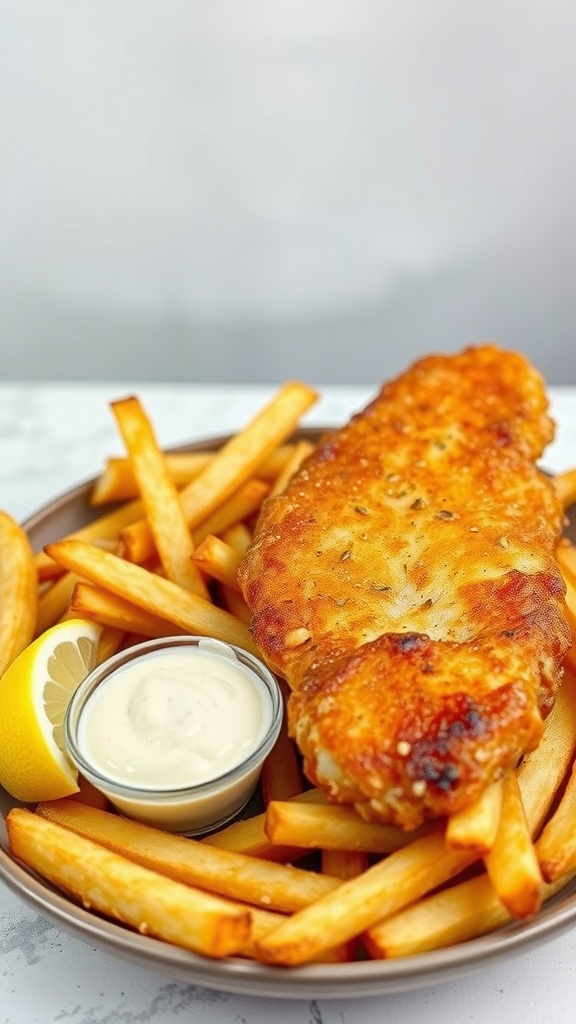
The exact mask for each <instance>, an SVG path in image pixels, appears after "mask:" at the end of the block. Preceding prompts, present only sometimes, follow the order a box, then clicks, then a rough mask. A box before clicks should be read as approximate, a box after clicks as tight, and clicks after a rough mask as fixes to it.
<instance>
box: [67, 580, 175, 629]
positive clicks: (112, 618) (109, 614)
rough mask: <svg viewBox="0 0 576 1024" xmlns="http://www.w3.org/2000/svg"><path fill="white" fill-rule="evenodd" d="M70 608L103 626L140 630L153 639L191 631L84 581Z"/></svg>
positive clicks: (78, 586)
mask: <svg viewBox="0 0 576 1024" xmlns="http://www.w3.org/2000/svg"><path fill="white" fill-rule="evenodd" d="M70 610H71V611H72V612H73V613H74V615H77V616H79V617H80V618H83V619H92V620H93V621H94V622H99V623H100V624H101V625H103V626H108V627H110V628H115V629H121V630H124V631H127V632H130V633H139V634H140V635H141V636H147V637H150V638H154V637H162V636H178V635H179V634H183V633H186V632H188V630H186V629H183V628H182V627H180V626H175V625H174V623H172V622H168V620H167V619H162V618H160V616H158V615H153V614H152V613H151V612H147V611H145V609H144V608H139V607H138V605H135V604H133V603H132V602H131V601H127V600H126V599H125V598H123V597H118V595H117V594H112V593H111V592H110V591H109V590H103V589H102V588H101V587H97V586H94V585H93V584H91V583H83V582H80V583H78V584H77V585H76V587H75V588H74V592H73V594H72V598H71V601H70Z"/></svg>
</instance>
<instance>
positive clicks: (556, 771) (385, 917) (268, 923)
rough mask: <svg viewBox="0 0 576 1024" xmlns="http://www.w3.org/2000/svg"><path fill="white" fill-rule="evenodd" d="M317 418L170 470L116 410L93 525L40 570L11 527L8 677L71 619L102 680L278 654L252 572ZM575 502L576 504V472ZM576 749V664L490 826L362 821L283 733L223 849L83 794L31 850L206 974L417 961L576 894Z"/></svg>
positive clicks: (4, 662)
mask: <svg viewBox="0 0 576 1024" xmlns="http://www.w3.org/2000/svg"><path fill="white" fill-rule="evenodd" d="M316 398H317V395H316V393H315V392H314V391H313V390H312V389H311V388H309V387H307V386H306V385H304V384H301V383H298V382H290V383H287V384H285V385H284V386H283V387H281V388H280V389H279V391H278V392H277V393H276V394H275V395H274V396H273V397H272V399H271V400H270V402H269V403H268V404H267V405H266V406H264V407H263V408H262V409H261V410H260V412H259V413H258V414H257V415H256V416H255V417H254V418H253V419H252V420H251V421H250V422H249V423H248V424H247V425H246V426H245V427H244V429H242V430H240V431H239V432H238V433H237V434H236V435H235V436H233V437H232V438H231V439H230V440H229V441H227V442H226V443H225V444H223V446H221V447H220V448H218V449H217V450H216V451H210V450H207V451H203V452H199V451H194V452H183V453H166V452H164V451H163V450H162V448H161V447H160V445H159V443H158V440H157V438H156V436H155V433H154V429H153V426H152V423H151V422H150V419H149V417H148V415H147V414H146V412H145V410H144V408H143V407H142V404H141V402H140V401H139V400H138V398H136V397H128V398H125V399H122V400H119V401H115V402H113V403H112V404H111V409H112V413H113V415H114V417H115V420H116V423H117V426H118V429H119V433H120V436H121V438H122V440H123V443H124V446H125V455H124V456H123V457H121V458H111V459H109V460H108V462H107V463H106V466H105V468H104V470H103V472H102V474H101V475H100V477H99V478H98V479H97V481H96V482H95V484H94V487H93V490H92V493H91V502H92V504H93V506H94V519H93V521H92V522H90V523H89V525H87V526H84V527H82V528H81V529H79V530H77V531H76V532H75V533H74V534H72V535H70V536H68V537H64V538H55V539H54V541H53V542H52V543H50V544H48V545H47V546H46V547H45V549H44V550H43V551H42V552H39V553H37V554H33V553H32V551H31V548H30V544H29V541H28V538H27V537H26V534H25V533H24V531H23V530H22V529H21V528H20V527H19V526H18V525H17V524H16V523H14V522H13V520H12V519H11V518H10V517H9V516H8V515H6V514H5V513H0V672H2V671H4V670H5V668H6V667H7V666H8V664H9V663H10V662H11V660H12V659H13V658H14V657H16V655H17V654H18V653H19V651H20V650H22V649H23V648H24V647H25V646H26V645H27V644H29V643H30V641H31V640H32V639H33V638H34V637H35V636H37V635H39V634H41V633H42V632H43V631H44V630H45V629H47V628H49V627H50V626H51V625H53V624H54V623H55V622H57V621H60V620H61V619H63V618H66V617H70V616H73V617H85V618H87V619H91V620H95V621H97V622H99V623H100V624H101V625H102V627H103V628H102V636H101V641H100V648H99V655H98V656H99V660H100V661H102V660H104V659H105V658H107V657H108V656H110V655H111V654H113V653H114V652H115V651H117V650H119V649H120V648H122V647H125V646H128V645H130V644H133V643H135V642H138V641H139V640H142V639H145V638H148V637H161V636H168V635H174V634H177V633H193V634H201V635H210V636H214V637H217V638H219V639H221V640H224V641H227V642H229V643H233V644H237V645H239V646H241V647H243V648H245V649H247V650H250V651H254V652H255V653H258V652H257V651H255V648H254V644H253V641H252V639H251V636H250V633H249V629H248V622H249V612H248V609H247V607H246V605H245V603H244V600H243V597H242V595H241V593H240V590H239V587H238V584H237V580H236V574H237V569H238V565H239V563H240V561H241V559H242V556H243V554H244V552H245V551H246V548H247V545H248V544H249V543H250V540H251V537H252V530H253V526H254V522H255V518H256V517H257V515H258V510H259V508H260V505H261V503H262V501H263V500H264V499H265V498H266V497H267V496H268V495H270V494H277V493H280V492H281V491H282V490H283V488H284V487H285V485H286V482H287V480H288V479H289V478H290V476H291V475H292V473H293V472H294V471H295V470H296V468H297V467H298V466H299V465H300V464H301V462H302V460H303V459H304V458H305V457H306V455H307V454H308V453H309V451H310V450H311V447H312V445H311V442H309V441H306V440H296V441H294V440H293V437H294V433H295V430H296V428H297V426H298V425H299V423H300V421H301V419H302V417H303V416H304V414H305V413H306V412H307V410H308V409H309V408H310V406H311V405H312V404H313V402H314V401H315V400H316ZM554 486H555V487H556V489H557V492H558V495H559V497H560V499H561V501H562V502H563V504H564V506H565V507H566V508H567V507H568V506H569V505H571V504H572V503H574V501H576V469H575V470H571V471H570V472H566V473H564V474H561V475H559V476H557V477H556V478H555V480H554ZM103 506H106V508H105V509H104V511H102V507H103ZM557 554H558V563H559V565H560V567H561V569H562V572H563V575H564V577H565V580H566V589H567V593H566V610H567V615H568V618H569V621H570V623H571V626H572V628H573V632H574V634H575V636H576V547H574V546H573V545H572V544H571V543H570V542H569V541H568V540H567V539H563V540H561V542H560V544H559V546H558V553H557ZM285 696H287V695H286V694H285ZM575 751H576V655H575V654H574V653H573V652H571V653H570V654H569V655H568V657H567V659H566V666H565V675H564V679H563V682H562V685H561V688H560V690H559V693H558V697H557V700H556V702H555V705H554V708H553V710H552V711H551V713H550V715H549V716H548V718H547V720H546V724H545V730H544V734H543V738H542V740H541V742H540V744H539V746H538V747H537V749H536V750H534V751H533V752H532V753H530V754H529V755H527V756H525V757H524V758H523V759H522V761H521V762H520V764H519V765H518V767H517V769H516V770H514V771H510V772H509V773H508V774H507V775H506V776H505V777H504V778H503V779H501V780H500V781H498V782H496V783H494V784H493V785H492V786H490V787H489V788H488V789H487V790H486V792H485V793H484V794H483V796H482V797H481V798H480V800H479V801H478V802H477V803H476V804H475V805H474V806H472V807H470V808H468V809H467V810H466V811H463V812H461V813H459V814H455V815H453V816H452V817H451V818H449V819H448V820H438V821H434V822H430V823H428V824H426V825H425V826H422V827H420V828H419V829H418V830H416V831H415V832H411V833H406V832H403V831H401V830H399V829H397V828H395V827H393V826H390V825H386V824H378V823H369V822H366V821H363V820H362V819H361V818H360V817H359V816H358V815H357V814H356V812H355V811H354V809H352V808H348V807H341V806H334V805H330V804H329V803H328V802H327V800H326V798H325V797H324V796H323V795H322V794H321V793H320V792H318V791H317V790H314V789H310V788H308V787H307V784H306V780H305V779H304V778H303V776H302V773H301V767H300V759H299V756H298V753H297V751H296V750H295V748H294V745H293V743H292V740H291V739H290V737H289V736H288V733H287V730H286V726H285V725H284V727H283V730H282V732H281V734H280V737H279V739H278V742H277V744H276V746H275V748H274V750H273V751H272V753H271V754H270V756H269V757H268V759H267V761H266V763H265V765H264V769H263V772H262V777H261V782H260V797H261V807H262V810H261V811H260V812H259V813H257V814H255V815H254V816H252V817H249V818H246V819H245V820H240V821H236V822H234V823H233V824H231V825H229V826H227V827H225V828H223V829H222V830H220V831H219V832H216V833H214V834H211V835H209V836H207V837H205V838H203V839H202V840H193V839H189V838H184V837H182V836H176V835H171V834H168V833H164V832H161V831H159V830H157V829H154V828H151V827H149V826H145V825H142V824H139V823H137V822H134V821H130V820H128V819H126V818H122V817H120V816H119V815H117V814H116V813H114V811H113V809H112V808H110V807H109V806H108V805H107V804H106V802H105V800H104V798H102V797H101V795H100V794H98V793H96V792H95V791H93V790H92V789H91V788H90V786H89V785H88V784H86V783H85V782H84V781H83V780H80V783H79V785H80V790H79V793H78V794H76V795H75V796H74V797H72V798H67V799H62V800H58V801H52V802H45V803H41V804H40V805H39V806H38V807H37V808H35V809H34V810H28V809H25V808H18V807H15V808H13V809H12V810H11V811H10V813H9V814H8V817H7V828H8V834H9V841H10V848H11V851H12V854H13V855H14V857H16V858H18V859H19V860H20V861H22V862H23V863H24V864H25V865H27V866H28V867H30V868H31V869H32V870H34V871H36V872H38V873H39V874H41V875H42V876H44V877H45V878H46V879H48V880H49V881H50V882H51V883H53V884H54V885H56V886H58V887H60V888H61V889H63V890H64V891H66V892H67V893H69V894H70V895H71V896H72V897H73V898H75V899H76V900H78V901H79V902H80V903H81V904H82V905H83V906H84V907H86V908H93V909H94V910H95V911H97V912H99V913H101V914H104V915H108V916H109V917H111V918H113V919H116V920H118V921H120V922H122V923H124V924H125V925H127V926H129V927H131V928H134V929H137V930H138V931H140V932H141V933H143V934H149V935H151V936H155V937H156V938H159V939H162V940H164V941H166V942H170V943H175V944H177V945H179V946H182V947H185V948H187V949H190V950H193V951H194V952H196V953H200V954H202V955H204V956H207V957H226V956H230V955H237V956H241V957H248V958H253V959H256V960H258V961H260V962H262V963H270V964H282V965H287V966H293V965H299V964H305V963H311V962H327V963H330V962H334V963H338V964H339V963H342V962H344V961H351V960H358V959H366V958H374V959H383V958H389V957H404V956H410V955H413V954H415V953H422V952H425V951H428V950H433V949H438V948H441V947H446V946H450V945H453V944H455V943H459V942H464V941H466V940H469V939H472V938H474V937H475V936H478V935H481V934H483V933H485V932H487V931H490V930H492V929H495V928H497V927H499V926H501V925H502V924H504V923H505V922H507V921H509V920H511V919H514V918H528V917H530V916H532V915H534V914H536V913H537V912H538V910H539V908H540V906H541V904H542V902H543V901H544V900H546V899H548V898H549V897H550V896H551V895H552V894H553V893H555V892H557V891H558V890H559V889H561V888H562V887H563V886H565V885H566V884H567V883H568V882H569V881H570V880H571V879H572V878H573V877H574V876H575V875H576V768H573V766H574V764H575Z"/></svg>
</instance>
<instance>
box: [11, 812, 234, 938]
mask: <svg viewBox="0 0 576 1024" xmlns="http://www.w3.org/2000/svg"><path fill="white" fill-rule="evenodd" d="M77 806H78V807H81V806H82V805H81V804H77ZM6 825H7V828H8V838H9V842H10V849H11V851H12V854H13V855H14V856H15V857H17V858H18V859H19V860H21V861H22V862H23V863H25V864H27V865H28V867H31V868H32V869H33V870H34V871H37V872H38V873H39V874H41V875H43V876H44V878H47V879H48V880H49V881H50V882H52V884H54V885H57V886H58V887H59V888H61V889H64V890H65V891H66V892H68V893H70V894H72V895H73V896H75V897H76V898H77V899H80V900H81V902H82V904H83V905H84V906H85V907H86V908H87V909H88V908H94V909H95V910H98V911H100V913H103V914H107V915H108V916H109V917H113V918H115V919H116V920H118V921H122V922H123V923H124V924H128V925H130V926H131V927H132V928H135V929H136V930H137V931H139V932H141V933H142V934H143V935H154V936H157V937H158V938H161V939H164V940H166V941H167V942H173V943H175V944H176V945H177V946H184V947H185V948H186V949H191V950H194V951H195V952H198V953H203V954H204V955H205V956H209V957H223V956H229V955H230V954H231V953H234V952H236V951H238V950H239V949H240V948H241V947H242V946H243V945H244V944H245V943H246V941H247V939H248V937H249V934H250V912H249V910H248V909H247V908H246V909H242V908H240V907H238V906H237V905H234V904H230V902H228V901H225V900H223V899H222V898H220V897H217V896H213V895H211V894H209V893H206V892H203V891H202V890H199V889H192V888H191V887H190V886H187V885H183V884H182V883H181V882H175V881H174V880H173V879H171V878H167V877H166V876H164V875H161V874H158V873H157V872H155V871H150V870H149V869H148V868H143V867H141V866H140V865H139V864H135V863H134V862H133V861H130V860H128V859H127V858H126V857H121V856H119V855H118V854H116V853H113V852H111V851H110V850H106V849H104V847H103V846H100V845H99V844H97V843H94V842H92V841H91V840H89V839H85V838H84V837H83V836H79V835H76V834H75V833H74V832H71V831H70V830H69V829H67V828H63V827H62V826H61V825H57V824H56V823H55V822H53V821H48V820H47V819H46V818H42V817H40V816H39V815H37V814H34V813H32V812H31V811H27V810H24V809H22V808H13V809H12V810H11V811H10V812H9V814H8V816H7V819H6Z"/></svg>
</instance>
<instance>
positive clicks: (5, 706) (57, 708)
mask: <svg viewBox="0 0 576 1024" xmlns="http://www.w3.org/2000/svg"><path fill="white" fill-rule="evenodd" d="M100 632H101V629H100V626H98V625H96V624H95V623H92V622H88V621H85V620H84V619H67V620H65V621H64V622H60V623H58V624H57V625H56V626H53V627H52V628H51V629H48V630H46V632H44V633H42V634H41V636H39V637H38V639H37V640H35V641H34V642H33V643H32V644H30V646H29V647H27V648H26V649H25V650H24V651H22V653H21V654H19V655H18V657H17V658H16V659H15V660H14V661H13V662H12V664H11V665H10V666H9V667H8V669H7V670H6V672H5V673H4V675H3V676H2V677H1V678H0V785H2V786H3V787H4V788H5V789H6V790H8V792H9V793H10V794H11V795H12V796H14V797H15V798H16V799H17V800H23V801H25V802H36V801H38V800H57V799H58V798H59V797H62V796H70V795H71V794H72V793H75V792H77V790H78V781H77V772H76V769H75V768H74V767H73V766H72V765H71V763H70V762H69V761H68V758H67V757H66V754H65V744H64V717H65V714H66V709H67V707H68V704H69V702H70V699H71V697H72V695H73V693H74V691H75V690H76V688H77V687H78V686H79V684H80V683H81V682H82V680H83V679H84V678H85V677H86V676H87V675H88V673H89V672H90V671H91V670H92V669H93V668H94V666H95V664H96V658H97V651H98V640H99V638H100Z"/></svg>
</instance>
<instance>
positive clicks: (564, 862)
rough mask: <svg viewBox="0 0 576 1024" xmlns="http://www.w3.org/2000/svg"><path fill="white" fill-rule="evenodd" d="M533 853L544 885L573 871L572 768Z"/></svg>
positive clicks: (575, 778) (575, 774)
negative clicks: (543, 879) (556, 805)
mask: <svg viewBox="0 0 576 1024" xmlns="http://www.w3.org/2000/svg"><path fill="white" fill-rule="evenodd" d="M536 854H537V857H538V863H539V864H540V870H541V871H542V874H543V876H544V878H545V879H546V881H547V882H555V881H557V879H559V878H562V876H563V875H566V874H568V873H569V872H572V871H574V870H575V869H576V765H574V766H573V767H572V771H571V773H570V777H569V779H568V783H567V785H566V788H565V790H564V793H563V794H562V797H561V800H560V803H559V804H558V807H557V808H556V810H555V812H554V814H553V815H552V817H551V818H550V820H549V821H548V822H547V823H546V825H545V826H544V829H543V831H542V834H541V835H540V837H539V839H538V841H537V843H536Z"/></svg>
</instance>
